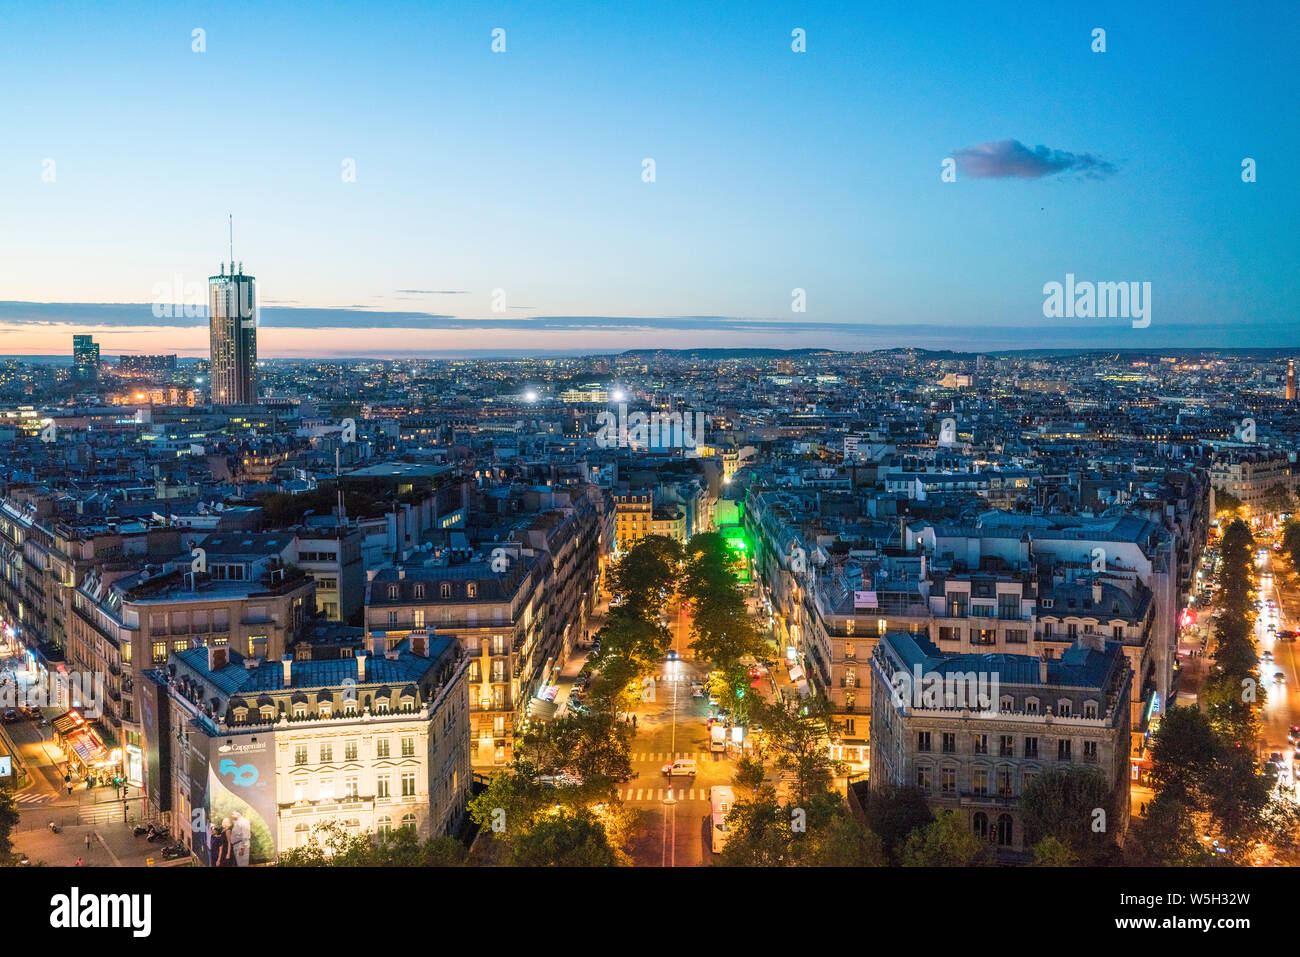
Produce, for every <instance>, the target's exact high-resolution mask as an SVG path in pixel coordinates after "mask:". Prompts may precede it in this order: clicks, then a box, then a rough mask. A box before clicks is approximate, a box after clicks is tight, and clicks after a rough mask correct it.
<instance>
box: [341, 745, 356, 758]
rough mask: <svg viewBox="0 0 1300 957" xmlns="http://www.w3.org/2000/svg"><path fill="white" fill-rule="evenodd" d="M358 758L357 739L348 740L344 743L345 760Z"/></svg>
mask: <svg viewBox="0 0 1300 957" xmlns="http://www.w3.org/2000/svg"><path fill="white" fill-rule="evenodd" d="M356 759H357V743H356V742H355V741H348V742H347V743H346V744H344V745H343V760H344V761H355V760H356Z"/></svg>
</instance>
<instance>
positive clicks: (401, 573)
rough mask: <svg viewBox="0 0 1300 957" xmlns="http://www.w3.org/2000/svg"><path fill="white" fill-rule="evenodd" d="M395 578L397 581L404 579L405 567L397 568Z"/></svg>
mask: <svg viewBox="0 0 1300 957" xmlns="http://www.w3.org/2000/svg"><path fill="white" fill-rule="evenodd" d="M397 580H398V581H405V580H406V569H405V568H399V569H398V570H397Z"/></svg>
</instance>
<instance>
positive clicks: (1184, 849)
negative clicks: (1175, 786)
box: [1124, 791, 1211, 867]
mask: <svg viewBox="0 0 1300 957" xmlns="http://www.w3.org/2000/svg"><path fill="white" fill-rule="evenodd" d="M1195 817H1196V813H1195V811H1194V809H1193V808H1192V807H1191V805H1189V804H1187V803H1186V802H1184V801H1183V800H1181V799H1180V798H1179V797H1178V796H1177V795H1176V794H1173V793H1170V792H1168V791H1158V792H1157V793H1156V796H1155V797H1154V798H1153V799H1152V800H1151V802H1150V803H1149V804H1147V813H1146V817H1144V818H1141V819H1140V820H1138V821H1136V822H1135V823H1134V825H1133V827H1132V828H1131V830H1130V834H1129V837H1128V840H1127V842H1126V843H1125V847H1124V853H1125V858H1126V860H1127V861H1128V862H1129V863H1132V864H1139V865H1145V866H1148V867H1164V866H1170V865H1193V864H1205V863H1208V861H1209V858H1210V856H1211V855H1209V854H1208V853H1207V851H1206V848H1205V846H1204V845H1202V844H1201V843H1200V841H1198V840H1197V827H1196V821H1195ZM1206 817H1208V815H1206Z"/></svg>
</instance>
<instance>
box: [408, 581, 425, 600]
mask: <svg viewBox="0 0 1300 957" xmlns="http://www.w3.org/2000/svg"><path fill="white" fill-rule="evenodd" d="M411 592H412V594H413V595H414V596H415V597H416V598H423V597H424V585H422V584H420V585H414V586H412V588H411Z"/></svg>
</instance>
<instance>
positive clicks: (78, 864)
mask: <svg viewBox="0 0 1300 957" xmlns="http://www.w3.org/2000/svg"><path fill="white" fill-rule="evenodd" d="M73 866H74V867H80V866H81V858H77V863H76V864H74V865H73Z"/></svg>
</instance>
